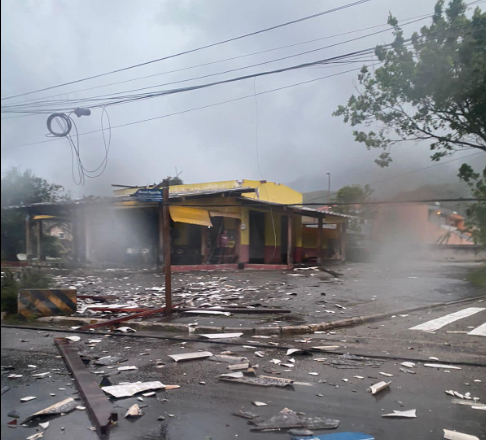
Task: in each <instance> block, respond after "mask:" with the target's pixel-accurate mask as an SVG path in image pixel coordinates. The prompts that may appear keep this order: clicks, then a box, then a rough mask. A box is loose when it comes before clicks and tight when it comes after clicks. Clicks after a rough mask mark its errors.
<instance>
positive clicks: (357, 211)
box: [332, 185, 375, 232]
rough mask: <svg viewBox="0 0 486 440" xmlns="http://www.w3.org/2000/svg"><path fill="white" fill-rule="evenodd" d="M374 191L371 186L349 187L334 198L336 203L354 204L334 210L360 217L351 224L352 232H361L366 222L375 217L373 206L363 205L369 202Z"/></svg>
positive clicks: (337, 206) (341, 190)
mask: <svg viewBox="0 0 486 440" xmlns="http://www.w3.org/2000/svg"><path fill="white" fill-rule="evenodd" d="M372 194H373V190H372V189H371V188H370V187H369V185H365V186H361V185H348V186H343V187H342V188H341V189H340V190H339V191H338V192H337V194H336V197H335V198H334V201H335V202H340V203H353V204H352V205H341V206H340V205H336V206H334V207H333V208H332V210H333V211H334V212H339V213H341V214H346V215H352V216H355V217H359V218H357V219H353V220H351V221H350V222H349V227H350V229H351V230H354V231H356V232H360V231H361V226H362V224H363V223H364V222H365V221H366V220H371V219H372V218H373V217H374V214H375V211H374V209H373V208H372V205H363V202H366V201H369V200H370V197H371V195H372Z"/></svg>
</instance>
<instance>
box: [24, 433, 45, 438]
mask: <svg viewBox="0 0 486 440" xmlns="http://www.w3.org/2000/svg"><path fill="white" fill-rule="evenodd" d="M42 437H44V433H43V432H38V433H37V434H34V435H31V436H30V437H27V440H37V439H39V438H42Z"/></svg>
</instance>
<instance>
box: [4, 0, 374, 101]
mask: <svg viewBox="0 0 486 440" xmlns="http://www.w3.org/2000/svg"><path fill="white" fill-rule="evenodd" d="M369 1H371V0H358V1H356V2H354V3H348V4H346V5H343V6H339V7H336V8H333V9H329V10H327V11H322V12H318V13H316V14H312V15H309V16H306V17H302V18H299V19H296V20H292V21H288V22H285V23H281V24H278V25H275V26H271V27H268V28H265V29H261V30H258V31H254V32H250V33H247V34H243V35H240V36H237V37H233V38H228V39H226V40H222V41H219V42H216V43H211V44H207V45H205V46H200V47H197V48H194V49H190V50H186V51H183V52H179V53H176V54H173V55H168V56H165V57H162V58H157V59H154V60H150V61H145V62H143V63H139V64H134V65H131V66H127V67H123V68H120V69H116V70H112V71H110V72H105V73H100V74H97V75H93V76H89V77H85V78H81V79H77V80H74V81H69V82H65V83H63V84H57V85H54V86H50V87H45V88H43V89H39V90H33V91H30V92H25V93H20V94H17V95H11V96H7V97H5V98H2V99H1V100H2V101H5V100H8V99H13V98H18V97H20V96H26V95H31V94H33V93H38V92H43V91H46V90H52V89H55V88H59V87H64V86H67V85H70V84H77V83H80V82H84V81H88V80H91V79H95V78H100V77H103V76H107V75H112V74H114V73H119V72H124V71H127V70H131V69H135V68H138V67H142V66H147V65H149V64H154V63H158V62H160V61H164V60H167V59H170V58H175V57H179V56H182V55H186V54H189V53H194V52H197V51H200V50H203V49H208V48H211V47H215V46H219V45H222V44H225V43H229V42H232V41H237V40H241V39H243V38H247V37H250V36H254V35H258V34H261V33H264V32H268V31H272V30H275V29H279V28H282V27H285V26H289V25H292V24H296V23H301V22H303V21H307V20H310V19H313V18H317V17H321V16H323V15H327V14H330V13H333V12H337V11H340V10H344V9H348V8H351V7H354V6H358V5H361V4H364V3H368V2H369Z"/></svg>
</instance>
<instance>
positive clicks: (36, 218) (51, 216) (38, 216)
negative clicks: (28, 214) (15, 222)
mask: <svg viewBox="0 0 486 440" xmlns="http://www.w3.org/2000/svg"><path fill="white" fill-rule="evenodd" d="M53 218H59V217H55V216H53V215H35V216H34V220H49V219H53Z"/></svg>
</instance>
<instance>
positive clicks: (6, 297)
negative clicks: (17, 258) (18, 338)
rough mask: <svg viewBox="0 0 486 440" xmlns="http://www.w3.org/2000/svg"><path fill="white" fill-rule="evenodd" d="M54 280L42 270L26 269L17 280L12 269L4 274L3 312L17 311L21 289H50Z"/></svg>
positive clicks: (11, 312) (10, 313) (13, 313)
mask: <svg viewBox="0 0 486 440" xmlns="http://www.w3.org/2000/svg"><path fill="white" fill-rule="evenodd" d="M51 282H52V280H51V279H50V278H49V277H48V276H46V275H44V274H43V273H42V272H41V271H40V270H35V269H24V270H23V271H22V272H21V274H20V278H19V280H18V281H17V280H16V279H15V275H14V273H13V272H12V271H10V270H6V271H5V272H4V273H3V274H2V294H1V305H2V312H6V313H7V314H9V315H15V314H16V313H17V298H18V294H19V290H21V289H48V288H49V286H50V285H51Z"/></svg>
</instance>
